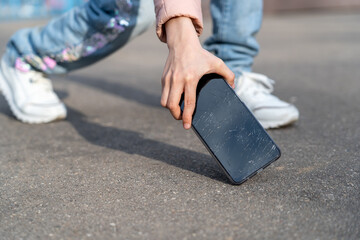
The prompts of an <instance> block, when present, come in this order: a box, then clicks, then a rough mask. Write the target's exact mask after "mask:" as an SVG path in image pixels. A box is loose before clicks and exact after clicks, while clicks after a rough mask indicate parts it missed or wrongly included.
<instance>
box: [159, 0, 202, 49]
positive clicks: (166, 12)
mask: <svg viewBox="0 0 360 240" xmlns="http://www.w3.org/2000/svg"><path fill="white" fill-rule="evenodd" d="M154 3H155V12H156V33H157V35H158V37H159V38H160V40H161V41H163V42H166V41H167V30H166V27H165V24H166V23H167V22H168V21H169V20H171V19H173V18H177V17H187V18H189V19H190V20H191V22H192V25H193V27H194V29H195V31H196V34H197V35H200V34H201V32H202V30H203V21H202V12H201V0H181V1H180V0H154Z"/></svg>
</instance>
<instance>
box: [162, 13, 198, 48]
mask: <svg viewBox="0 0 360 240" xmlns="http://www.w3.org/2000/svg"><path fill="white" fill-rule="evenodd" d="M165 30H166V37H167V45H168V47H169V48H175V47H176V46H178V45H180V44H181V45H182V44H188V43H189V44H195V43H196V44H199V45H200V41H199V38H198V35H197V32H196V30H195V27H194V25H193V23H192V20H191V19H190V18H188V17H176V18H172V19H170V20H169V21H167V22H166V23H165Z"/></svg>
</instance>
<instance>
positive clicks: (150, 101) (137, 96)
mask: <svg viewBox="0 0 360 240" xmlns="http://www.w3.org/2000/svg"><path fill="white" fill-rule="evenodd" d="M64 79H65V80H66V81H69V82H75V83H79V84H82V85H86V86H88V87H91V88H94V89H96V90H102V91H104V92H106V93H110V94H112V95H114V96H116V97H122V98H124V99H127V100H130V101H134V102H137V103H140V104H143V105H145V106H150V107H161V105H160V96H158V95H154V94H150V93H147V92H146V91H143V90H141V89H138V88H134V87H131V86H129V85H128V84H123V83H120V82H116V83H114V82H108V81H106V80H104V79H99V78H94V77H89V76H76V75H71V76H68V77H66V78H64ZM62 80H63V79H62Z"/></svg>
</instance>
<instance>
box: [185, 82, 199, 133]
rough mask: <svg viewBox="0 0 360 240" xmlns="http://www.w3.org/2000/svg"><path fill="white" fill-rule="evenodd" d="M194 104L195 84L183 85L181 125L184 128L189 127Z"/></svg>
mask: <svg viewBox="0 0 360 240" xmlns="http://www.w3.org/2000/svg"><path fill="white" fill-rule="evenodd" d="M195 104H196V84H187V85H186V86H185V97H184V111H183V114H182V119H183V126H184V128H185V129H190V128H191V121H192V116H193V113H194V110H195Z"/></svg>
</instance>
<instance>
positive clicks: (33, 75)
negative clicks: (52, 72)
mask: <svg viewBox="0 0 360 240" xmlns="http://www.w3.org/2000/svg"><path fill="white" fill-rule="evenodd" d="M28 74H29V75H30V76H29V79H30V82H31V83H33V84H36V86H38V87H40V88H42V89H44V90H52V84H51V81H50V80H49V79H48V78H46V77H45V75H44V73H41V72H37V71H31V72H29V73H28Z"/></svg>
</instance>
